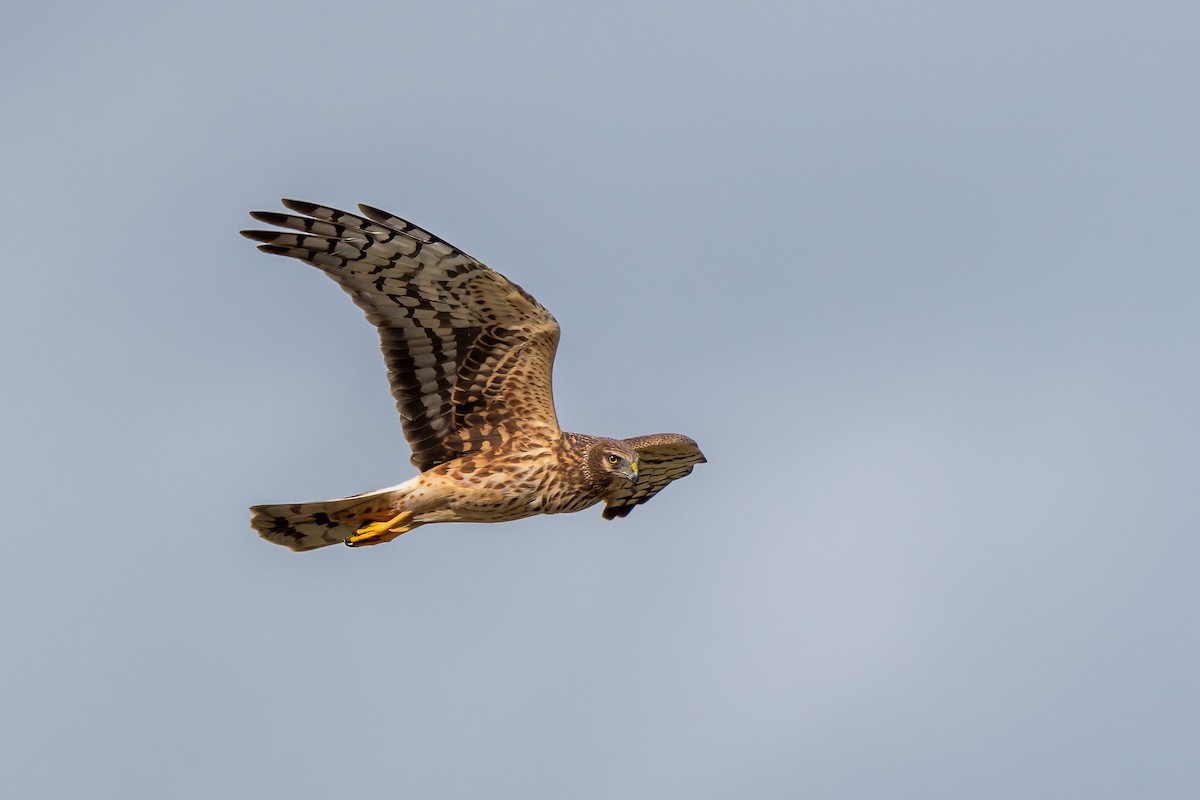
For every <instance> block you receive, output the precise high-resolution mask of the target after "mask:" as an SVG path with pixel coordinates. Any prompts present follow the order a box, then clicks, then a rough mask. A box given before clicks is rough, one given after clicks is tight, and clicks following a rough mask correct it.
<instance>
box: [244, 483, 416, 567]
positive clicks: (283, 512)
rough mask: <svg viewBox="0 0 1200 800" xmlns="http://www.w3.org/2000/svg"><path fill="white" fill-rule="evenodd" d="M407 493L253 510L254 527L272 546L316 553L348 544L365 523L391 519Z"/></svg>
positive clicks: (397, 488) (393, 490)
mask: <svg viewBox="0 0 1200 800" xmlns="http://www.w3.org/2000/svg"><path fill="white" fill-rule="evenodd" d="M405 493H406V492H405V491H403V490H402V489H401V487H400V486H391V487H389V488H387V489H380V490H378V491H375V492H366V493H364V494H356V495H354V496H353V497H342V498H339V499H337V500H324V501H321V502H316V503H281V504H279V505H264V506H253V507H252V508H251V509H250V511H251V513H252V516H251V517H250V527H252V528H254V530H256V531H258V535H259V536H261V537H262V538H264V539H266V540H267V541H268V542H274V543H275V544H281V545H283V546H284V547H290V548H292V549H293V550H295V551H297V552H303V551H305V550H315V549H317V548H318V547H326V546H328V545H331V544H342V543H344V542H345V541H346V540H347V539H349V538H350V537H351V536H353V535H354V534H355V533H356V532H357V531H358V528H359V527H360V526H361V525H362V524H363V522H364V521H369V520H371V519H373V518H375V517H378V516H380V515H384V516H390V515H391V514H392V513H394V510H395V509H398V508H400V507H401V498H402V497H403V496H404V494H405Z"/></svg>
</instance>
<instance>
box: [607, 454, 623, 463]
mask: <svg viewBox="0 0 1200 800" xmlns="http://www.w3.org/2000/svg"><path fill="white" fill-rule="evenodd" d="M608 463H610V464H613V465H616V464H620V463H621V457H620V456H618V455H615V454H613V453H609V454H608Z"/></svg>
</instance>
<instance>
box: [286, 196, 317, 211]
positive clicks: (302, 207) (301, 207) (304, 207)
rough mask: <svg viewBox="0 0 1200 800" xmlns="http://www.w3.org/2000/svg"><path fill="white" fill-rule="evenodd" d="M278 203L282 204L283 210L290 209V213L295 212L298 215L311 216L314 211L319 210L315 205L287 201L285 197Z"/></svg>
mask: <svg viewBox="0 0 1200 800" xmlns="http://www.w3.org/2000/svg"><path fill="white" fill-rule="evenodd" d="M279 202H281V203H283V207H284V208H290V209H291V210H292V211H295V212H297V213H299V214H312V212H314V211H316V210H317V209H318V208H321V206H319V205H317V204H316V203H310V202H308V201H307V200H289V199H288V198H286V197H285V198H283V199H282V200H280V201H279Z"/></svg>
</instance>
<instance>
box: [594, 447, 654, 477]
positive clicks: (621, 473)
mask: <svg viewBox="0 0 1200 800" xmlns="http://www.w3.org/2000/svg"><path fill="white" fill-rule="evenodd" d="M591 451H592V452H591V453H590V454H589V458H588V467H589V470H588V471H589V472H591V473H592V475H597V476H602V478H603V479H607V480H608V481H609V482H613V481H618V482H622V483H624V482H629V483H637V480H638V469H639V468H640V467H641V464H639V463H638V453H637V450H634V449H633V448H631V447H629V446H628V445H627V444H625V443H624V442H622V441H619V440H617V439H598V440H596V441H595V442H594V443H593V444H592V448H591Z"/></svg>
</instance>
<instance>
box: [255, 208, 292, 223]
mask: <svg viewBox="0 0 1200 800" xmlns="http://www.w3.org/2000/svg"><path fill="white" fill-rule="evenodd" d="M250 216H252V217H254V218H255V219H256V220H258V221H259V222H265V223H267V224H268V225H283V224H285V223H286V222H287V219H288V216H287V214H280V213H279V212H278V211H251V212H250Z"/></svg>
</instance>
